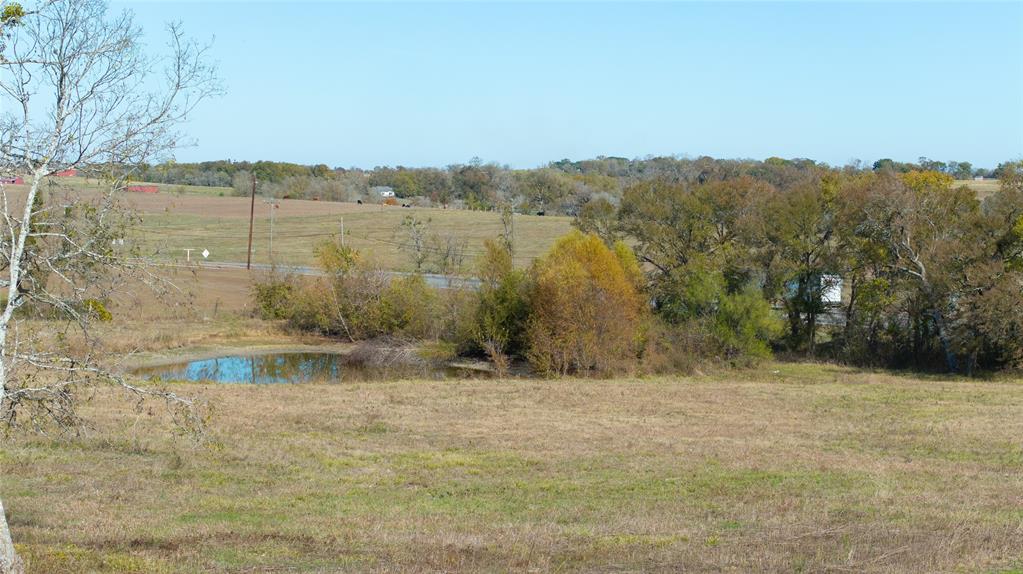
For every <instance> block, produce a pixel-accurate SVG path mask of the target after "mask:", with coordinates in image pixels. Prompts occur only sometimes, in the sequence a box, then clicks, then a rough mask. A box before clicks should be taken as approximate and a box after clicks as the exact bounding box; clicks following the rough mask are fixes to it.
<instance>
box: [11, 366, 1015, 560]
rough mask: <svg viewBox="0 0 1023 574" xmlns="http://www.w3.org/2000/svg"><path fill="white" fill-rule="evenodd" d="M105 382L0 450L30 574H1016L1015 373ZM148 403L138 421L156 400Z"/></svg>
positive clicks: (775, 370) (833, 370)
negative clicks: (168, 415)
mask: <svg viewBox="0 0 1023 574" xmlns="http://www.w3.org/2000/svg"><path fill="white" fill-rule="evenodd" d="M177 390H178V391H180V392H182V393H188V394H200V395H202V396H203V397H205V398H206V399H207V400H208V401H210V404H211V405H213V406H214V413H215V414H214V417H213V419H212V420H211V425H210V436H209V442H207V443H206V444H205V445H196V444H194V443H193V442H191V441H190V440H188V439H187V438H183V437H174V435H172V434H169V433H167V432H166V430H167V427H166V426H165V423H166V421H165V420H164V417H163V416H162V415H161V414H160V413H161V412H162V411H161V410H160V409H159V407H156V406H155V405H154V406H153V408H152V409H144V410H143V411H142V412H141V413H137V412H136V411H135V410H134V409H133V407H132V405H131V404H130V403H129V402H125V401H124V400H123V399H124V397H118V396H116V395H112V394H108V393H105V392H101V393H99V394H97V395H96V396H95V397H94V398H93V400H92V401H90V402H89V403H88V405H87V406H86V409H85V414H86V415H87V416H88V418H89V420H90V421H92V427H91V428H90V429H89V430H88V431H87V432H86V433H85V435H84V436H83V437H81V438H77V439H70V440H66V441H62V440H56V439H50V438H45V437H37V436H33V437H20V438H13V439H11V440H9V441H7V442H5V444H4V446H3V448H2V451H0V462H2V465H3V481H2V483H0V491H2V495H3V497H4V502H5V505H6V506H7V512H8V515H9V516H10V521H11V525H12V527H13V532H14V538H15V540H16V541H17V542H18V548H19V549H20V551H21V552H22V553H23V554H24V556H25V557H26V558H27V560H28V565H29V572H45V573H51V574H61V573H80V572H122V573H123V572H168V573H170V572H225V573H227V572H230V573H241V572H344V571H360V572H362V571H373V572H402V571H405V572H412V571H434V572H479V571H489V572H652V571H660V572H1019V571H1020V568H1023V442H1021V437H1023V385H1021V384H1020V382H1018V381H1016V382H1013V381H986V382H980V381H965V380H940V379H928V380H923V379H916V378H909V377H901V376H893V375H886V374H875V373H869V372H860V371H854V370H850V369H844V368H837V367H828V366H817V365H791V364H789V365H784V364H770V365H766V366H765V367H764V368H761V369H758V370H756V371H750V372H733V373H725V374H709V375H704V376H698V377H694V378H654V379H622V380H612V381H595V380H560V381H529V380H507V381H445V382H436V381H429V382H428V381H400V382H388V383H360V384H345V385H332V384H318V385H317V384H314V385H304V386H263V387H260V386H244V385H221V386H203V385H181V386H180V388H178V389H177ZM151 413H152V414H151Z"/></svg>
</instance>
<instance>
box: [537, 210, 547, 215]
mask: <svg viewBox="0 0 1023 574" xmlns="http://www.w3.org/2000/svg"><path fill="white" fill-rule="evenodd" d="M536 214H537V215H541V216H542V215H547V212H546V211H537V212H536Z"/></svg>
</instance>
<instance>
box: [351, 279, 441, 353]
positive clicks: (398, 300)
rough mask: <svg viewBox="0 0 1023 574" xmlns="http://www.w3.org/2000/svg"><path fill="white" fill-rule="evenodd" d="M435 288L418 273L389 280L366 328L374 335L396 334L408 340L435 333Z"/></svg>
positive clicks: (424, 337) (430, 335) (437, 332)
mask: <svg viewBox="0 0 1023 574" xmlns="http://www.w3.org/2000/svg"><path fill="white" fill-rule="evenodd" d="M437 300H438V296H437V291H436V289H433V288H432V287H430V286H429V285H427V283H426V280H425V279H424V278H423V276H422V275H418V274H417V275H407V276H404V277H398V278H395V279H392V280H391V282H390V283H389V284H388V285H387V287H386V289H384V291H383V293H382V294H381V297H380V302H379V304H378V306H377V309H376V312H375V313H373V315H374V317H373V319H374V321H373V322H372V323H370V324H367V325H366V327H367V330H369V331H372V332H373V333H374V334H376V335H396V336H401V337H405V338H412V339H426V338H431V337H434V336H436V335H438V334H439V329H438V328H437V327H438V325H437V323H436V322H435V319H436V315H437V314H436V312H435V311H436V308H437Z"/></svg>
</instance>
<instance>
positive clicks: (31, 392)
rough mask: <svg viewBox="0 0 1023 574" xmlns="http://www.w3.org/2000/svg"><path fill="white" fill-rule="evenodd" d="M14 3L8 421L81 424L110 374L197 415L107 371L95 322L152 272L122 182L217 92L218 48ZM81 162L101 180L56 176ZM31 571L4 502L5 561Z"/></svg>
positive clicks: (49, 1) (0, 406)
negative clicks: (90, 185)
mask: <svg viewBox="0 0 1023 574" xmlns="http://www.w3.org/2000/svg"><path fill="white" fill-rule="evenodd" d="M10 6H12V5H10V4H8V5H5V6H4V11H3V13H4V14H13V18H11V19H9V20H5V22H4V24H5V25H4V30H3V32H4V40H5V41H4V44H5V45H4V47H3V50H2V52H0V177H2V178H3V181H4V182H13V181H17V180H16V179H15V178H17V177H22V178H23V180H24V184H25V187H26V188H27V189H18V190H14V189H8V186H7V185H6V183H0V289H2V290H3V292H4V293H5V295H6V296H5V297H3V296H0V420H2V424H3V425H4V426H5V428H6V429H7V430H8V431H10V430H13V429H16V428H19V427H28V428H30V429H32V430H36V431H41V432H50V431H51V430H52V431H54V432H67V431H69V430H74V429H76V428H78V424H79V423H80V420H79V417H78V415H77V409H76V403H77V402H78V401H77V399H78V398H79V397H80V396H81V394H82V392H84V391H85V390H86V389H88V388H90V387H91V386H93V385H95V384H97V383H111V384H114V385H118V386H120V387H122V388H124V389H125V390H127V391H128V392H129V393H130V394H132V395H133V396H134V397H136V398H137V399H138V400H143V399H146V398H157V399H159V400H164V401H167V403H168V404H169V405H170V406H171V407H172V412H174V413H175V414H177V415H180V416H183V417H185V418H186V419H188V420H189V421H190V422H195V421H196V420H197V419H195V418H194V417H195V416H196V411H195V409H194V407H195V406H196V405H195V403H194V402H193V401H192V400H190V399H188V398H185V397H180V396H177V395H175V394H173V393H170V392H167V391H163V390H159V389H156V388H153V387H149V386H137V385H132V384H131V383H130V382H128V381H126V380H124V379H123V378H121V377H119V376H117V375H116V374H114V373H111V372H109V371H107V370H106V369H105V368H104V367H103V365H102V364H101V362H100V361H98V360H97V355H96V349H97V340H96V339H97V338H96V336H95V332H94V330H93V329H92V327H93V326H94V325H95V323H96V322H97V321H101V320H104V319H105V318H107V317H109V313H108V311H107V310H106V307H105V304H104V300H106V298H107V297H108V296H109V294H110V293H111V292H112V291H111V290H112V289H114V288H115V287H116V285H117V284H123V283H121V282H123V281H126V280H131V279H136V280H143V281H148V280H151V279H154V276H152V275H151V274H149V273H148V271H147V270H146V268H145V265H144V261H145V260H144V258H142V257H140V255H141V254H140V253H139V252H138V250H135V249H130V248H125V247H123V245H124V238H125V237H126V236H128V235H129V234H130V232H131V229H132V227H133V225H135V223H136V221H135V219H134V218H133V217H132V215H131V213H130V211H129V210H127V209H126V208H125V207H124V206H123V205H122V204H121V202H120V200H119V195H120V194H119V193H118V192H119V191H121V190H122V189H123V187H124V185H123V184H124V182H125V181H127V179H128V178H129V176H130V175H131V174H132V172H133V170H134V166H138V165H140V164H142V163H144V162H150V161H158V160H160V159H165V158H166V157H168V154H169V153H170V151H171V150H173V149H174V148H175V147H176V146H178V144H179V143H180V140H179V137H180V136H179V134H178V132H177V131H176V128H177V126H179V125H180V123H181V122H182V120H184V119H185V117H186V115H187V114H188V113H189V112H190V111H191V110H192V109H193V108H194V107H195V105H196V104H197V103H198V102H200V101H201V100H203V99H204V98H206V97H208V96H210V95H212V94H214V93H216V92H217V91H218V86H217V83H216V75H215V70H214V69H213V68H212V67H211V66H209V65H208V64H207V63H206V51H207V49H206V47H204V46H201V45H197V44H195V43H193V42H191V41H189V40H187V39H186V38H185V37H184V36H183V34H182V32H181V29H180V27H179V25H176V24H172V25H170V26H169V27H168V32H169V42H168V46H167V47H168V52H167V55H166V56H165V57H162V58H152V57H150V56H148V55H147V54H146V51H145V50H144V49H143V45H142V37H141V30H140V29H139V28H138V27H137V26H136V25H135V24H134V22H133V19H132V15H131V14H130V13H129V12H124V13H122V14H119V15H113V14H109V13H108V11H107V6H106V3H105V2H104V1H103V0H44V1H43V2H42V3H40V4H38V5H37V6H34V7H29V9H25V10H22V9H21V8H20V7H19V8H18V9H16V10H13V11H11V10H8V8H9V7H10ZM69 170H77V171H78V172H80V173H81V174H82V175H87V176H89V177H90V178H96V179H97V180H98V181H99V182H100V183H101V185H100V189H99V190H98V191H92V192H85V191H74V190H69V189H64V188H63V187H62V186H60V185H57V184H56V183H55V182H56V179H59V178H54V177H53V176H55V175H58V174H63V173H65V172H69ZM129 246H130V242H129ZM5 436H6V433H5ZM22 570H23V566H22V564H21V562H20V560H19V559H18V556H17V554H16V553H15V549H14V546H13V543H12V540H11V535H10V531H9V529H8V525H7V521H6V517H5V515H4V513H3V508H2V505H0V574H9V573H15V572H21V571H22Z"/></svg>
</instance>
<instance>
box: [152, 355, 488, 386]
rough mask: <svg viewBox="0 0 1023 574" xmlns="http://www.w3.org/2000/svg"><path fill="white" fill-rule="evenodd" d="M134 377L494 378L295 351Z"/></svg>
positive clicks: (200, 362)
mask: <svg viewBox="0 0 1023 574" xmlns="http://www.w3.org/2000/svg"><path fill="white" fill-rule="evenodd" d="M134 374H136V375H139V376H141V377H144V378H149V379H156V378H159V379H163V380H167V381H206V382H214V383H248V384H256V385H265V384H278V383H311V382H328V383H329V382H334V383H340V382H348V381H388V380H397V379H408V378H416V379H435V380H439V379H446V378H489V376H490V374H489V373H487V372H483V371H480V370H476V369H471V368H464V367H453V366H447V367H436V366H431V365H428V364H394V365H389V366H373V367H370V366H365V365H362V364H358V363H355V364H352V363H351V362H349V358H348V357H347V356H346V355H344V354H343V353H329V352H320V353H315V352H312V353H310V352H296V353H268V354H257V355H231V356H227V357H217V358H214V359H197V360H194V361H187V362H182V363H174V364H169V365H158V366H153V367H142V368H139V369H135V371H134Z"/></svg>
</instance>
